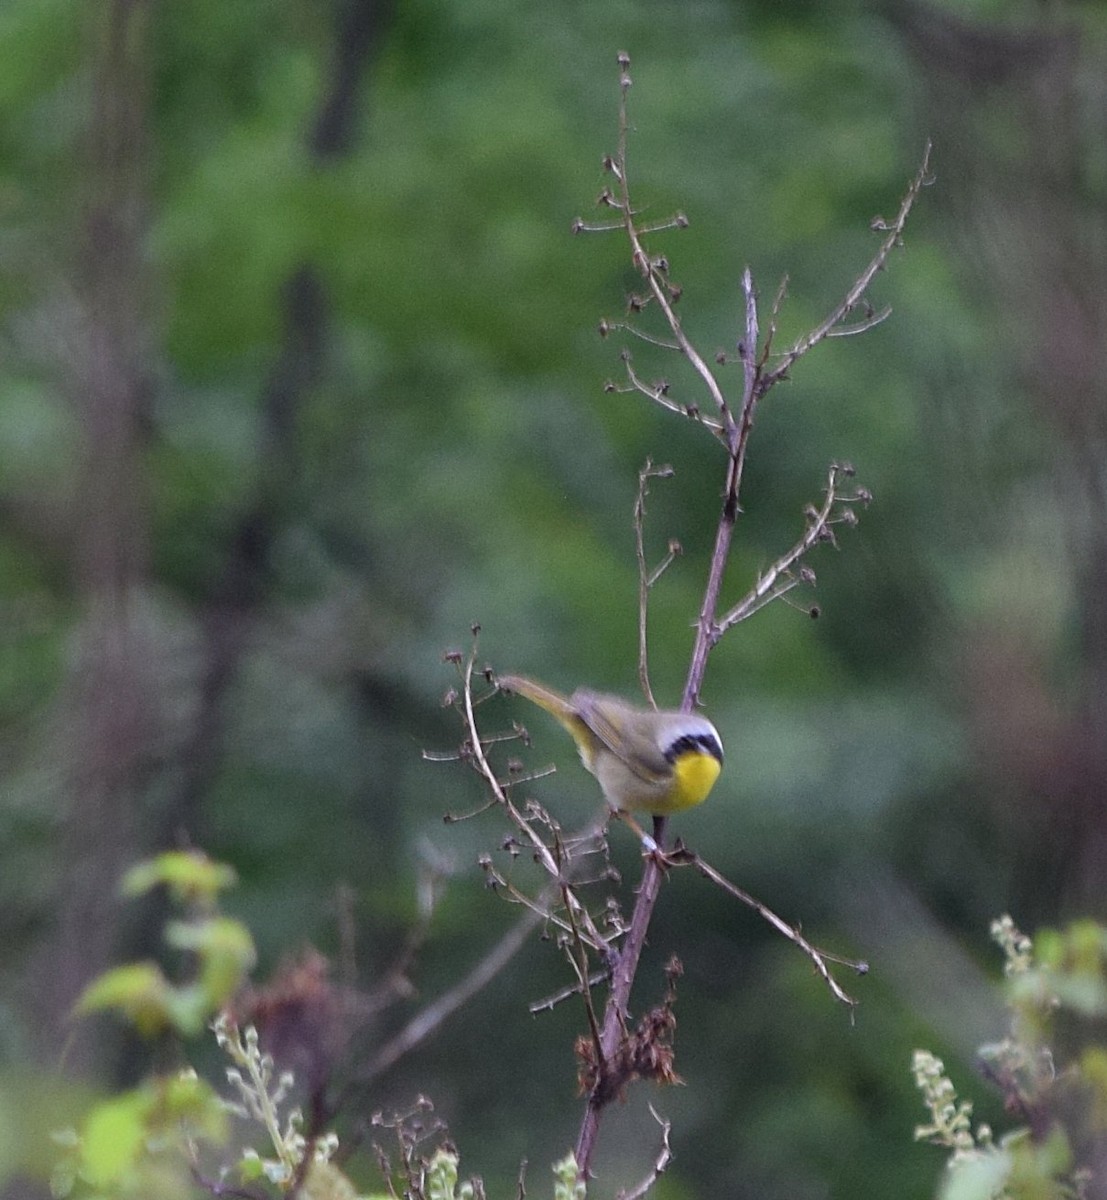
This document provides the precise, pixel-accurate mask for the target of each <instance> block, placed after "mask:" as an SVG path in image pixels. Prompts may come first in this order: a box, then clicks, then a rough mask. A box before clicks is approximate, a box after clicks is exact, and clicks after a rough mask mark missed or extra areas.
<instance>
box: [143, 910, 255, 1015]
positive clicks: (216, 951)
mask: <svg viewBox="0 0 1107 1200" xmlns="http://www.w3.org/2000/svg"><path fill="white" fill-rule="evenodd" d="M165 938H166V941H167V942H169V944H170V945H171V946H174V947H176V948H177V949H178V950H189V951H191V952H192V953H193V954H196V955H197V956H198V957H199V958H200V963H201V966H200V986H201V988H202V989H203V992H204V995H205V996H206V998H207V1003H208V1005H209V1006H210V1008H211V1010H212V1011H215V1010H216V1009H218V1008H220V1007H221V1006H222V1005H223V1004H224V1003H225V1002H226V1001H227V1000H228V999H230V997H231V996H232V995H233V994H234V993H235V991H236V990H237V988H238V986H239V984H240V983H241V982H242V980H243V978H244V977H245V975H246V973H247V972H248V971H249V970H250V969H251V967H253V965H254V963H255V962H256V960H257V952H256V951H255V949H254V939H253V938H252V937H251V936H250V931H249V930H248V929H247V928H246V926H245V925H243V924H242V922H241V921H236V920H234V919H233V918H231V917H211V918H208V919H205V920H201V921H171V922H170V923H169V925H168V926H166V930H165Z"/></svg>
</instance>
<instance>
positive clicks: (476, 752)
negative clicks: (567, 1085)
mask: <svg viewBox="0 0 1107 1200" xmlns="http://www.w3.org/2000/svg"><path fill="white" fill-rule="evenodd" d="M476 632H477V631H476V630H474V637H475V634H476ZM475 661H476V646H475V644H474V647H473V649H472V651H471V652H470V654H469V657H468V659H467V660H466V661H465V665H464V667H463V668H462V683H463V686H462V691H461V704H462V711H463V714H464V720H465V728H466V732H467V734H468V742H467V752H468V755H469V758H470V761H471V763H472V765H473V767H474V768H475V769H476V771H477V773H478V774H479V775H480V776H481V777H482V778H483V780H484V782H485V784H486V785H487V787H488V791H489V793H490V794H491V795H492V796H494V797H495V799H496V802H497V803H498V804H500V805H501V806H502V807H503V809H504V811H505V812H506V813H507V814H508V816H509V817H510V819H511V822H512V824H513V825H514V826H515V828H516V829H517V830H518V831H519V832H520V833H521V834H522V836H523V839H524V841H525V842H526V843H527V844H528V846H529V848H530V849H531V850H532V851H533V852H534V858H535V860H536V861H537V862H538V863H540V864H541V866H542V867H543V869H544V870H545V871H546V872H547V873H548V874H549V875H550V876H551V877H552V878H553V879H555V880H558V881H560V880H562V879H563V873H562V870H561V867H560V865H559V864H558V862H557V860H556V859H555V858H554V856H553V854H552V852H551V851H550V848H549V847H548V846H547V845H546V843H545V842H544V841H543V840H542V839H541V838H540V837H539V836H538V834H536V833H535V832H534V829H533V828H532V827H531V824H530V822H529V821H528V820H527V819H526V817H524V816H523V814H522V813H521V812H520V811H519V810H518V808H517V807H516V806H515V803H514V802H513V801H512V799H511V797H510V795H508V792H507V789H506V788H505V787H504V786H503V785H502V784H501V783H500V781H499V779H498V778H497V776H496V772H495V771H493V769H492V767H491V766H490V764H489V762H488V758H487V756H486V755H485V752H484V743H483V742H482V740H481V735H480V730H479V729H478V728H477V720H476V714H475V712H474V708H473V669H474V664H475ZM564 894H565V898H566V903H567V905H568V906H569V907H570V908H571V909H572V911H573V918H574V920H575V921H576V923H577V924H578V926H579V928H580V929H581V932H582V936H586V937H587V938H588V939H589V941H590V942H591V944H592V945H593V946H594V947H595V948H596V949H597V950H600V951H601V953H602V952H604V951H605V949H606V951H607V952H610V947H609V944H608V941H607V939H606V938H604V936H603V935H602V934H601V933H600V931H599V930H598V929H597V928H596V926H595V923H594V922H593V920H592V917H591V914H590V913H589V912H588V909H587V908H586V907H585V906H584V905H583V904H581V902H580V901H579V900H578V899H577V897H576V893H575V892H574V891H573V890H572V888H571V887H566V888H565V892H564Z"/></svg>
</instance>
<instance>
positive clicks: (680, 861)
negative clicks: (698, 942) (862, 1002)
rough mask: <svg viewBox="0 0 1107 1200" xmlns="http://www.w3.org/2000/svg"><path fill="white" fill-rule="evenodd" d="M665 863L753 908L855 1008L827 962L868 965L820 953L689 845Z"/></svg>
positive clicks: (859, 969)
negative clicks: (697, 875) (692, 871)
mask: <svg viewBox="0 0 1107 1200" xmlns="http://www.w3.org/2000/svg"><path fill="white" fill-rule="evenodd" d="M665 858H666V861H667V862H668V863H669V864H670V865H671V866H675V867H695V869H696V870H697V871H698V872H699V873H700V874H701V875H702V876H703V877H704V878H705V879H710V880H711V882H712V883H713V884H715V885H716V886H717V887H720V888H722V889H723V891H724V892H726V893H728V894H729V895H731V896H733V897H734V898H735V899H736V900H740V901H741V902H742V903H743V904H745V905H746V906H747V907H748V908H752V909H753V911H754V912H755V913H757V915H758V916H759V917H761V918H762V919H763V920H765V921H767V922H768V923H769V924H770V925H771V926H772V927H773V928H774V929H775V930H776V931H777V933H780V934H783V935H784V937H786V938H787V939H788V941H790V942H792V943H793V945H795V946H798V947H799V948H800V949H801V950H802V951H803V952H804V954H806V955H807V957H808V958H809V959H810V960H811V962H812V964H813V965H814V967H815V970H816V971H817V972H818V974H819V975H820V976H821V977H822V980H823V982H824V983H825V984H826V986H827V987H828V988H829V989H830V992H831V994H832V995H833V996H834V998H835V999H836V1000H840V1001H841V1002H842V1003H843V1004H845V1005H848V1006H849V1007H850V1008H853V1007H854V1006H855V1005H856V1004H857V1001H856V1000H854V998H853V997H852V996H850V995H848V994H847V993H846V992H844V991H843V990H842V988H841V986H840V985H839V983H838V981H837V980H836V979H835V978H834V976H833V975H832V974H831V971H830V967H829V966H827V963H828V962H836V963H840V964H841V965H842V966H844V967H849V968H850V969H851V970H853V971H856V973H857V974H858V975H866V974H868V970H869V964H868V963H866V962H862V961H854V960H852V959H848V958H840V957H838V955H835V954H828V953H827V952H826V951H825V950H820V949H819V948H818V947H817V946H813V945H812V944H811V943H810V942H809V941H808V940H807V938H805V937H804V936H803V934H802V933H800V931H799V929H797V928H796V926H794V925H789V923H788V922H787V921H785V920H784V918H783V917H779V916H777V914H776V913H775V912H773V910H772V909H771V908H769V906H768V905H767V904H763V903H762V902H761V901H760V900H758V899H757V897H756V896H753V895H751V894H750V893H749V892H747V891H746V890H745V889H744V888H740V887H739V886H738V885H737V884H736V883H731V881H730V880H729V879H727V878H726V876H724V875H721V874H720V873H719V872H718V871H717V870H716V869H715V868H714V867H713V866H712V865H711V864H710V863H709V862H707V861H705V860H704V859H703V858H701V857H700V856H699V855H698V854H697V853H696V852H695V851H694V850H689V849H688V848H687V847H686V846H679V845H678V846H677V848H676V849H675V850H673V851H671V852H670V853H668V854H666V856H665Z"/></svg>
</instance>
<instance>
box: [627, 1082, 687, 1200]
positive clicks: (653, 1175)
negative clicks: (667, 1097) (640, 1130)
mask: <svg viewBox="0 0 1107 1200" xmlns="http://www.w3.org/2000/svg"><path fill="white" fill-rule="evenodd" d="M649 1108H650V1115H651V1116H652V1117H653V1119H654V1120H655V1121H656V1122H657V1123H658V1125H660V1126H661V1149H660V1150H659V1151H658V1155H657V1158H656V1159H654V1164H653V1167H652V1168H651V1170H650V1173H649V1174H648V1175H647V1176H646V1177H645V1179H643V1180H641V1181H640V1182H639V1183H637V1184H636V1185H635V1186H634V1187H632V1188H631V1189H630V1191H620V1192H617V1193H616V1200H642V1197H643V1196H645V1195H646V1194H647V1193H648V1192H649V1190H650V1188H652V1187H653V1185H654V1184H655V1183H656V1182H657V1181H658V1180H659V1179H660V1178H661V1176H662V1175H664V1174H665V1172H666V1171H667V1170H668V1169H669V1163H671V1162H672V1161H673V1152H672V1150H671V1148H670V1146H669V1134H670V1133H671V1132H672V1128H673V1123H672V1122H671V1121H667V1120H666V1119H665V1118H664V1117H662V1116H659V1115H658V1112H657V1110H656V1109H655V1108H654V1106H653V1105H652V1104H651V1105H650V1106H649Z"/></svg>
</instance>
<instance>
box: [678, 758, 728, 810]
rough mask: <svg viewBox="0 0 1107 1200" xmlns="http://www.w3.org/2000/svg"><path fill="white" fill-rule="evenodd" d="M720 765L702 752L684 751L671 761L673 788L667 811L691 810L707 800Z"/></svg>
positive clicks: (717, 776) (716, 760)
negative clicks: (674, 780)
mask: <svg viewBox="0 0 1107 1200" xmlns="http://www.w3.org/2000/svg"><path fill="white" fill-rule="evenodd" d="M721 770H722V763H721V762H719V760H718V759H717V758H715V757H714V756H713V755H711V754H705V753H704V752H703V751H702V750H685V751H683V752H682V753H680V754H678V755H677V757H676V758H675V759H674V760H673V774H674V775H675V776H676V782H675V784H674V786H673V791H672V800H671V802H670V805H669V811H671V812H677V811H679V810H680V809H682V808H692V807H693V806H694V805H696V804H700V803H702V802H703V801H704V800H706V799H707V793H708V792H709V791H711V789H712V788H713V787H714V786H715V780H716V779H718V778H719V772H720V771H721Z"/></svg>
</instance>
